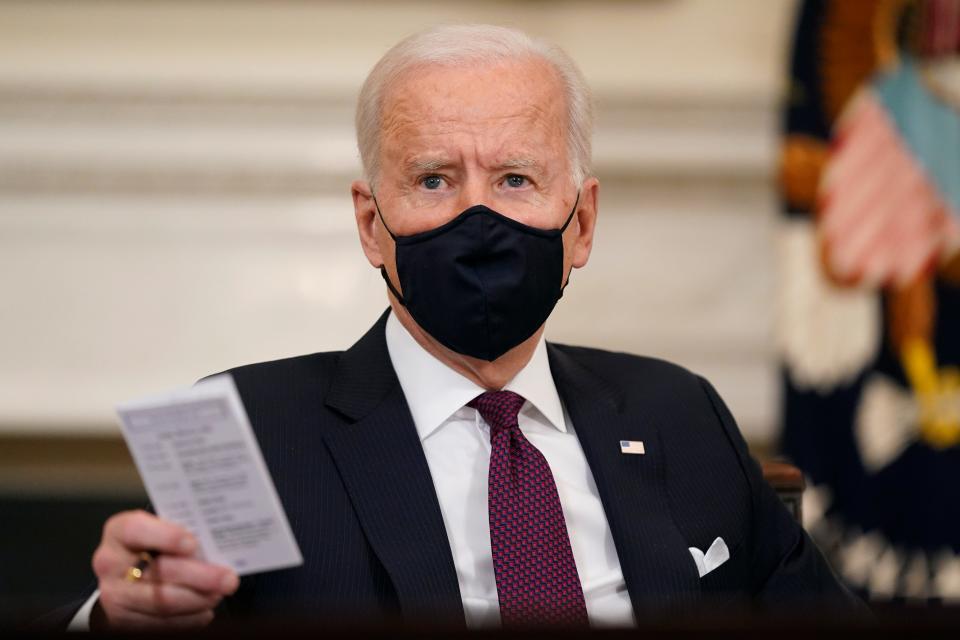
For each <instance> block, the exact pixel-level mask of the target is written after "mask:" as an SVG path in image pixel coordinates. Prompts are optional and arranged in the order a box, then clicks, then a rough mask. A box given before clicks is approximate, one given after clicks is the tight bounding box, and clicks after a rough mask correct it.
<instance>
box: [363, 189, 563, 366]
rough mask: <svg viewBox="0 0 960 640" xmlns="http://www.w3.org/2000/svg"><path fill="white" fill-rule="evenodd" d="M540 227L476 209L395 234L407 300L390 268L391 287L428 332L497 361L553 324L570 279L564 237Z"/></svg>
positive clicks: (459, 350) (455, 346)
mask: <svg viewBox="0 0 960 640" xmlns="http://www.w3.org/2000/svg"><path fill="white" fill-rule="evenodd" d="M579 202H580V194H579V192H578V193H577V201H576V202H575V203H574V204H573V209H572V210H571V211H570V215H569V216H567V220H566V222H564V223H563V226H562V227H560V228H559V229H538V228H536V227H530V226H527V225H525V224H522V223H520V222H517V221H516V220H513V219H511V218H508V217H506V216H504V215H501V214H499V213H497V212H496V211H493V210H492V209H489V208H488V207H485V206H483V205H476V206H473V207H470V208H469V209H467V210H466V211H464V212H463V213H461V214H460V215H458V216H457V217H456V218H454V219H453V220H451V221H450V222H448V223H446V224H444V225H441V226H439V227H437V228H436V229H431V230H429V231H424V232H423V233H417V234H414V235H410V236H398V235H396V234H394V233H393V232H392V231H391V230H390V227H388V226H387V223H386V221H385V220H384V219H383V213H381V212H380V205H379V204H378V203H377V201H376V198H374V204H376V206H377V213H378V214H380V220H381V222H383V226H384V228H386V230H387V233H389V234H390V237H392V238H393V240H394V242H395V243H396V261H397V275H398V277H399V278H400V287H401V288H402V289H403V295H402V296H401V295H400V292H399V291H398V290H397V288H396V287H394V286H393V283H392V282H390V276H388V275H387V270H386V268H384V267H383V266H381V267H380V273H381V274H382V275H383V279H384V280H385V281H386V282H387V287H389V288H390V291H391V292H393V295H394V296H396V297H397V300H398V301H399V302H400V304H402V305H403V306H404V307H406V308H407V311H409V312H410V315H411V316H413V319H414V320H416V321H417V324H419V325H420V326H421V327H422V328H423V329H424V331H426V332H427V333H429V334H430V335H431V336H433V337H434V338H435V339H436V340H437V341H438V342H439V343H440V344H442V345H444V346H445V347H447V348H449V349H451V350H453V351H456V352H457V353H461V354H463V355H467V356H471V357H473V358H479V359H481V360H488V361H493V360H496V359H497V358H499V357H500V356H502V355H503V354H504V353H506V352H507V351H509V350H510V349H512V348H514V347H515V346H517V345H518V344H520V343H521V342H523V341H524V340H526V339H527V338H529V337H530V336H532V335H533V334H534V333H536V331H537V329H539V328H540V326H541V325H542V324H543V323H544V322H545V321H546V320H547V317H548V316H549V315H550V312H551V311H553V307H554V306H555V305H556V304H557V301H558V300H559V299H560V296H562V295H563V289H564V287H566V286H567V282H569V278H568V280H567V282H564V283H563V285H562V286H561V284H560V283H561V281H562V280H563V237H562V236H563V232H564V231H565V230H566V228H567V225H569V224H570V220H572V219H573V214H574V213H575V212H576V210H577V203H579Z"/></svg>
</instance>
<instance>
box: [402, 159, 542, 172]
mask: <svg viewBox="0 0 960 640" xmlns="http://www.w3.org/2000/svg"><path fill="white" fill-rule="evenodd" d="M403 164H404V167H405V168H406V169H407V171H409V172H411V173H429V172H431V171H439V170H440V169H445V168H447V167H450V166H452V165H453V164H454V163H453V162H452V161H450V160H449V159H447V158H442V157H441V158H410V159H408V160H406V161H404V163H403ZM494 169H532V170H534V171H537V172H542V171H543V166H542V165H541V164H540V162H539V161H537V160H535V159H533V158H530V157H525V156H521V157H517V158H507V159H506V160H503V161H501V162H498V163H497V164H496V165H494Z"/></svg>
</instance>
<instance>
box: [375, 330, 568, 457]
mask: <svg viewBox="0 0 960 640" xmlns="http://www.w3.org/2000/svg"><path fill="white" fill-rule="evenodd" d="M386 338H387V351H388V352H389V354H390V361H391V363H392V364H393V369H394V371H396V372H397V378H398V379H399V380H400V386H401V388H402V389H403V395H404V396H405V397H406V399H407V406H409V407H410V413H411V415H412V416H413V423H414V425H415V426H416V428H417V433H418V434H419V436H420V440H425V439H427V438H428V437H429V436H430V435H431V434H432V433H433V432H434V431H436V430H437V429H438V428H439V427H440V426H441V425H442V424H443V423H444V422H445V421H446V420H447V419H448V418H449V417H450V416H452V415H453V414H454V413H456V412H457V411H458V410H460V409H461V408H462V407H464V406H465V405H466V404H467V403H468V402H470V401H471V400H473V399H474V398H476V397H477V396H478V395H480V394H481V393H483V392H484V391H485V389H483V388H482V387H481V386H480V385H478V384H476V383H475V382H473V381H471V380H469V379H467V378H466V377H464V376H462V375H460V374H459V373H457V372H456V371H454V370H453V369H451V368H450V367H448V366H447V365H445V364H443V363H442V362H440V361H439V360H437V359H436V358H435V357H434V356H432V355H431V354H430V353H428V352H427V350H426V349H424V348H423V347H421V346H420V344H419V343H418V342H417V341H416V340H415V339H414V338H413V336H411V335H410V332H408V331H407V329H406V327H404V326H403V325H402V324H400V321H399V320H397V318H396V316H395V315H394V314H393V313H391V314H390V317H389V318H387V328H386ZM504 389H505V390H507V391H513V392H514V393H518V394H520V395H521V396H523V397H524V398H526V400H527V402H528V405H527V406H530V405H532V406H533V408H534V409H536V410H537V411H539V412H540V413H541V414H542V415H543V417H544V418H546V419H547V421H548V422H549V423H550V424H552V425H553V426H554V427H556V428H557V429H558V430H559V431H561V432H563V433H566V432H567V424H566V421H565V420H564V416H563V405H562V404H561V403H560V395H559V394H558V393H557V386H556V384H554V382H553V375H552V374H551V373H550V361H549V359H548V358H547V345H546V343H545V342H544V340H543V337H541V338H540V341H539V342H538V343H537V346H536V349H534V352H533V357H531V358H530V362H528V363H527V364H526V366H525V367H524V368H523V369H521V370H520V371H519V372H518V373H517V375H516V376H514V378H513V379H512V380H511V381H510V382H508V383H507V384H506V385H505V386H504ZM525 409H526V407H525Z"/></svg>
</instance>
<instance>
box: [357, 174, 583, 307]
mask: <svg viewBox="0 0 960 640" xmlns="http://www.w3.org/2000/svg"><path fill="white" fill-rule="evenodd" d="M374 202H376V201H374ZM578 204H580V192H579V191H577V199H576V200H574V202H573V209H571V210H570V215H568V216H567V221H566V222H564V223H563V226H562V227H560V235H561V237H562V236H563V232H564V231H566V230H567V227H568V226H570V221H571V220H573V214H575V213H576V212H577V205H578ZM572 275H573V267H570V273H568V274H567V281H566V282H564V283H563V286H562V287H560V297H561V298H562V297H563V290H564V289H566V288H567V285H568V284H570V276H572Z"/></svg>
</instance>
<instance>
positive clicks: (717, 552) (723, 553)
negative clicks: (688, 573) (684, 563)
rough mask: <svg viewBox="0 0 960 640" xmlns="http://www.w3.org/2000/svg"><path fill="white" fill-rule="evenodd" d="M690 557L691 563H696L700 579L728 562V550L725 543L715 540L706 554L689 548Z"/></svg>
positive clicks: (718, 539) (694, 548)
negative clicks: (691, 557) (691, 558)
mask: <svg viewBox="0 0 960 640" xmlns="http://www.w3.org/2000/svg"><path fill="white" fill-rule="evenodd" d="M690 555H692V556H693V561H694V562H696V563H697V571H698V572H699V573H700V577H701V578H702V577H703V576H705V575H707V574H708V573H710V572H711V571H713V570H714V569H716V568H717V567H719V566H720V565H722V564H723V563H724V562H726V561H727V560H729V559H730V550H729V549H727V543H726V542H724V541H723V538H717V539H716V540H714V541H713V544H711V545H710V548H709V549H707V552H706V553H704V552H703V551H700V549H697V548H696V547H690Z"/></svg>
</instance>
